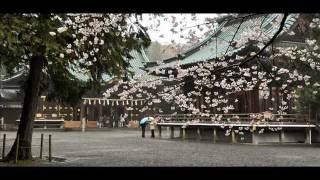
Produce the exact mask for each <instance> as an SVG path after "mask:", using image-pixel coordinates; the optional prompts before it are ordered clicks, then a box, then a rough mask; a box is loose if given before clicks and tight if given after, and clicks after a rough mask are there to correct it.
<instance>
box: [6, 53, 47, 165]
mask: <svg viewBox="0 0 320 180" xmlns="http://www.w3.org/2000/svg"><path fill="white" fill-rule="evenodd" d="M43 60H44V57H41V56H37V57H33V58H32V59H31V61H30V63H29V65H30V72H29V77H28V81H27V89H26V91H25V95H24V101H23V109H22V114H21V118H20V123H19V128H18V132H17V136H18V135H19V149H18V160H31V159H32V153H31V144H32V133H33V123H34V118H35V114H36V111H37V104H38V98H39V89H40V77H41V72H42V68H43ZM16 145H17V138H16V140H15V142H14V144H13V146H12V148H11V150H10V152H9V153H8V155H7V156H6V157H5V159H4V160H5V161H10V160H14V159H15V156H16Z"/></svg>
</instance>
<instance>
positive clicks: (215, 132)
mask: <svg viewBox="0 0 320 180" xmlns="http://www.w3.org/2000/svg"><path fill="white" fill-rule="evenodd" d="M216 141H217V129H216V128H213V143H216Z"/></svg>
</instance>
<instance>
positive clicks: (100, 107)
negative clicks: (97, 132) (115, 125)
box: [98, 104, 103, 128]
mask: <svg viewBox="0 0 320 180" xmlns="http://www.w3.org/2000/svg"><path fill="white" fill-rule="evenodd" d="M102 116H103V115H102V104H99V105H98V122H99V127H98V128H101V124H102V123H103V120H102V119H103V118H102ZM100 120H101V121H100Z"/></svg>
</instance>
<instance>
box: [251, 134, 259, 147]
mask: <svg viewBox="0 0 320 180" xmlns="http://www.w3.org/2000/svg"><path fill="white" fill-rule="evenodd" d="M258 143H259V142H258V139H257V137H256V132H255V131H252V144H258Z"/></svg>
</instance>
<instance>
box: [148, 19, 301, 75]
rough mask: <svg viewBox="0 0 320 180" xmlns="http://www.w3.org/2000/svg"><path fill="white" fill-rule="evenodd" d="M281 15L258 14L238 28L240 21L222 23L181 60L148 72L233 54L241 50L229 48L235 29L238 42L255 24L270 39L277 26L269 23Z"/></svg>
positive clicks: (291, 20) (183, 55)
mask: <svg viewBox="0 0 320 180" xmlns="http://www.w3.org/2000/svg"><path fill="white" fill-rule="evenodd" d="M280 15H281V14H259V15H253V16H252V17H251V18H247V19H246V20H245V21H244V22H243V23H242V24H241V26H240V27H239V25H240V21H237V22H235V23H230V22H228V21H225V22H223V23H222V24H221V25H220V26H219V27H218V29H217V30H216V31H215V32H214V33H213V34H212V35H210V36H209V37H207V38H206V39H205V40H203V41H202V42H201V43H199V44H198V45H196V46H194V47H193V48H191V49H190V50H188V51H186V52H184V53H182V54H180V55H181V58H180V59H178V58H177V57H176V58H170V59H171V60H170V61H169V62H167V63H164V64H161V65H158V66H154V67H150V68H148V69H149V70H154V69H156V68H168V67H172V66H173V65H175V64H177V62H178V61H179V64H180V65H186V64H192V63H197V62H202V61H207V60H211V59H214V58H216V57H221V56H224V54H225V52H226V51H227V49H228V52H230V53H231V54H232V53H235V52H237V51H239V50H241V49H242V48H243V47H240V48H233V47H232V46H229V44H230V41H231V40H232V38H233V36H234V34H235V32H236V30H237V28H238V27H239V29H238V32H237V34H236V36H235V37H234V40H239V39H240V38H241V36H242V35H243V34H244V33H245V32H247V31H250V30H252V29H253V27H254V26H256V25H257V24H259V25H261V24H262V25H261V27H262V29H263V32H264V33H263V34H264V36H265V37H266V39H270V38H271V37H272V36H273V35H274V33H275V32H276V31H277V30H278V28H279V27H278V26H273V25H271V24H270V23H272V22H274V21H275V19H276V18H277V17H278V16H280ZM294 16H295V15H294V14H290V15H289V16H288V17H287V19H286V22H285V27H284V30H285V31H286V30H288V29H289V28H290V27H291V26H292V25H293V23H294V22H295V18H294Z"/></svg>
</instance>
